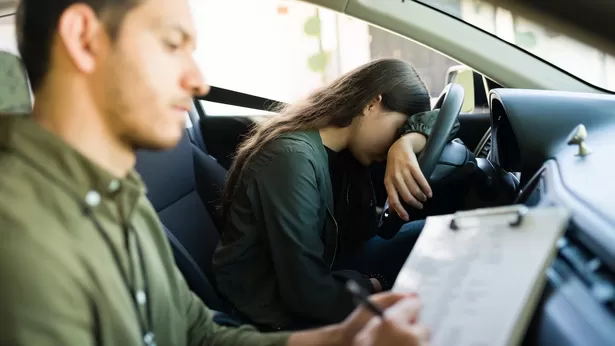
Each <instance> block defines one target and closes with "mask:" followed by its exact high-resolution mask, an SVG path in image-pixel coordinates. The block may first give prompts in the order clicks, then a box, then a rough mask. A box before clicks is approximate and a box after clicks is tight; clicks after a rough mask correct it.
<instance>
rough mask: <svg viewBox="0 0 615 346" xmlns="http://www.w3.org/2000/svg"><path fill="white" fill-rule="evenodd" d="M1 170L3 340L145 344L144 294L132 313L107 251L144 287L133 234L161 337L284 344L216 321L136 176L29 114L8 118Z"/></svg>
mask: <svg viewBox="0 0 615 346" xmlns="http://www.w3.org/2000/svg"><path fill="white" fill-rule="evenodd" d="M0 172H2V178H1V179H0V196H1V198H0V238H1V239H2V240H1V241H0V345H15V346H18V345H36V346H47V345H49V346H51V345H54V346H55V345H65V346H73V345H79V346H90V345H91V346H94V345H97V346H129V345H131V346H132V345H143V340H142V334H141V331H140V328H139V323H138V319H139V318H141V317H144V316H145V311H144V306H145V305H144V304H146V303H147V301H145V302H144V301H140V304H139V308H138V309H135V306H134V305H133V299H132V297H131V295H130V294H129V292H128V290H127V289H126V286H125V283H124V280H123V279H122V276H121V274H120V270H119V268H118V266H116V262H115V261H114V259H113V252H112V249H115V251H117V253H118V255H119V259H120V261H121V263H122V267H123V269H124V270H126V272H130V269H129V268H133V269H134V270H135V276H134V278H136V281H137V282H133V281H132V280H130V281H131V282H130V283H129V284H131V285H132V284H135V285H136V287H137V288H138V289H139V290H142V289H144V288H145V285H144V283H143V281H142V280H141V278H142V277H143V276H142V275H141V274H142V272H141V270H140V269H141V267H140V264H139V262H140V261H139V260H138V256H137V255H136V252H135V249H134V248H135V235H136V234H138V236H139V239H140V243H141V245H142V249H143V260H144V261H143V262H144V264H145V272H146V273H147V274H148V275H147V278H148V280H147V281H148V283H149V285H148V287H149V291H150V295H149V297H148V301H149V302H150V303H151V306H152V310H151V311H152V325H151V329H152V330H153V332H154V333H155V335H156V341H157V344H158V345H161V346H162V345H174V346H188V345H192V346H205V345H220V346H224V345H254V346H261V345H262V346H265V345H271V346H273V345H276V346H278V345H279V346H281V345H284V344H286V342H287V339H288V335H287V334H269V335H265V334H261V333H259V332H257V331H256V330H254V329H253V328H250V327H242V328H239V329H233V328H224V327H220V326H218V325H217V324H216V323H214V322H213V320H212V313H211V312H210V311H209V310H208V309H207V307H206V306H205V305H203V303H202V302H201V300H200V299H199V298H197V297H196V296H195V295H194V294H193V293H192V292H190V290H189V288H188V286H187V285H186V283H185V281H184V279H183V277H182V275H181V273H179V271H178V270H177V267H176V266H175V262H174V260H173V254H172V252H171V249H170V247H169V244H168V242H167V239H166V236H165V234H164V231H163V230H162V228H161V226H160V220H159V219H158V217H157V215H156V212H155V211H154V208H153V207H152V206H151V204H150V203H149V202H148V200H147V198H146V196H145V187H144V185H143V183H142V182H141V179H140V178H139V176H138V174H136V173H135V172H131V173H130V174H129V175H128V176H127V177H125V178H121V179H119V178H116V177H114V176H112V175H111V174H110V173H108V172H107V171H105V170H103V169H101V168H100V167H98V166H97V165H96V164H94V163H93V162H91V161H90V160H88V159H87V158H85V157H84V156H82V155H81V154H79V152H77V151H76V150H75V149H73V148H71V147H70V146H68V145H67V144H66V143H64V142H63V141H62V140H60V139H59V138H58V137H56V136H55V135H53V134H51V133H50V132H48V131H46V130H45V129H43V128H42V127H40V126H39V125H38V124H37V123H35V122H34V121H32V120H31V119H30V118H26V117H16V116H5V115H0ZM87 215H92V216H93V217H94V218H95V219H96V220H98V222H99V223H100V225H101V226H102V228H103V229H104V231H105V233H106V234H107V235H108V237H109V239H110V244H107V243H106V242H105V240H104V238H103V236H102V234H101V233H99V231H98V230H97V229H96V227H95V226H94V223H93V222H92V220H91V219H90V217H88V216H87ZM125 225H129V227H125ZM128 249H131V250H130V252H129V250H128ZM129 253H132V256H130V255H129ZM129 277H132V276H129Z"/></svg>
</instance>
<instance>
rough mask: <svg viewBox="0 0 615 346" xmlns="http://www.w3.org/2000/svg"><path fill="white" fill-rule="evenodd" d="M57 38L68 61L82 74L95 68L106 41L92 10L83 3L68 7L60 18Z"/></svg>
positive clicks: (102, 28)
mask: <svg viewBox="0 0 615 346" xmlns="http://www.w3.org/2000/svg"><path fill="white" fill-rule="evenodd" d="M58 36H59V39H60V42H61V43H62V46H63V47H64V49H65V51H66V54H67V55H68V57H69V59H70V61H71V62H72V63H73V65H74V66H75V68H76V69H78V70H79V71H81V72H83V73H91V72H92V71H94V68H95V67H96V57H97V55H100V54H101V52H102V50H103V49H104V47H105V43H106V42H105V41H106V40H107V36H106V32H105V30H104V27H103V25H102V23H101V21H100V19H99V18H98V16H97V15H96V13H94V10H93V9H92V8H91V7H90V6H88V5H86V4H83V3H77V4H74V5H71V6H69V7H68V8H67V9H66V10H65V11H64V13H62V15H61V16H60V20H59V22H58Z"/></svg>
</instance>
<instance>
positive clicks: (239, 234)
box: [213, 59, 437, 329]
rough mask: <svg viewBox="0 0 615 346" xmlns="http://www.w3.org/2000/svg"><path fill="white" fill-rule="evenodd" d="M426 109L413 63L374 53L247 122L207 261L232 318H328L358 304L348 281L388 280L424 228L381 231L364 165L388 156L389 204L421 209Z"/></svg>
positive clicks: (385, 283) (430, 118) (300, 322)
mask: <svg viewBox="0 0 615 346" xmlns="http://www.w3.org/2000/svg"><path fill="white" fill-rule="evenodd" d="M429 109H430V98H429V93H428V91H427V88H426V87H425V84H424V83H423V81H422V80H421V79H420V77H419V76H418V74H417V73H416V71H415V70H414V68H413V67H412V66H411V65H410V64H408V63H406V62H403V61H400V60H394V59H382V60H376V61H373V62H371V63H368V64H366V65H363V66H361V67H359V68H357V69H355V70H354V71H352V72H349V73H347V74H346V75H344V76H342V77H340V78H338V79H337V80H336V81H334V82H333V83H332V84H331V85H329V86H327V87H324V88H322V89H320V90H318V91H316V92H314V93H312V94H311V95H309V96H308V97H307V98H306V99H305V100H303V101H301V102H298V103H296V104H293V105H290V106H287V107H286V108H283V109H281V111H280V114H279V115H278V116H274V117H272V118H271V119H269V120H268V121H266V122H264V123H262V124H260V125H258V126H257V127H256V128H255V129H254V131H253V132H252V134H251V135H250V136H248V137H247V138H246V139H245V140H244V142H243V143H242V144H241V146H240V147H239V149H238V151H237V155H236V158H235V160H234V163H233V166H232V167H231V169H230V171H229V175H228V180H227V184H226V189H225V192H224V196H223V201H222V202H223V203H222V219H223V220H224V222H225V227H224V231H223V235H222V239H221V241H220V244H219V245H218V248H217V249H216V252H215V254H214V260H213V269H214V273H215V276H216V283H217V285H218V289H219V291H220V292H221V293H222V294H223V295H224V297H225V298H226V300H227V301H228V302H229V303H230V304H231V305H232V306H233V307H234V309H235V311H236V312H237V313H238V315H240V316H243V317H245V318H247V319H248V320H249V321H250V322H252V323H255V324H257V325H261V327H269V328H272V329H295V328H303V327H308V326H315V325H323V324H329V323H334V322H339V321H341V320H343V319H344V318H345V317H346V316H347V315H348V314H349V313H350V312H351V311H352V310H353V308H354V304H353V302H352V299H351V297H350V295H349V294H348V293H347V292H346V291H345V288H344V284H345V282H346V280H347V279H353V280H355V281H357V282H358V283H359V284H361V285H362V286H363V287H364V288H365V289H366V290H368V291H369V292H372V293H373V292H378V291H380V290H382V289H388V288H390V287H391V285H392V283H393V281H394V279H395V276H396V275H397V272H398V271H399V270H400V268H401V266H402V265H403V263H404V261H405V259H406V257H407V255H408V253H409V251H410V249H411V248H412V245H413V244H414V242H415V241H416V238H417V237H418V231H420V228H421V227H422V225H418V228H417V227H415V228H416V229H415V231H414V232H413V231H412V230H402V231H401V232H399V233H398V232H397V231H398V230H381V229H379V228H378V219H377V213H376V204H375V197H374V190H373V187H372V184H371V179H370V174H369V169H368V167H369V165H370V164H371V163H372V162H375V161H383V160H385V159H387V172H386V178H385V183H386V186H387V191H388V194H389V199H390V200H395V199H398V197H397V196H398V193H399V194H400V195H401V196H402V197H403V199H405V200H406V201H408V202H410V203H414V205H415V206H416V207H421V203H420V202H421V201H425V200H426V198H428V197H429V196H430V194H431V191H430V190H429V185H428V184H427V182H426V180H425V178H424V177H423V176H422V173H421V171H420V169H419V167H418V164H417V161H416V155H415V153H417V152H419V151H420V150H421V149H422V148H423V147H424V145H425V142H426V138H427V136H428V135H429V133H430V131H431V128H432V127H433V124H434V122H435V119H436V117H437V111H432V112H429ZM396 204H398V203H396ZM398 210H399V211H398V212H399V214H400V216H402V217H407V216H406V215H403V213H404V212H403V208H399V207H398ZM409 225H410V226H406V227H410V228H412V224H409ZM396 233H397V234H396ZM377 235H379V236H381V237H382V238H392V239H390V240H385V239H382V238H381V237H377Z"/></svg>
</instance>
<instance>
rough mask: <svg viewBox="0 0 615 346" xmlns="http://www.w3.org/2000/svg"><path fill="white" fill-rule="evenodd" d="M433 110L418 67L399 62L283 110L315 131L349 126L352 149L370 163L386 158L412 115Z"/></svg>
mask: <svg viewBox="0 0 615 346" xmlns="http://www.w3.org/2000/svg"><path fill="white" fill-rule="evenodd" d="M429 109H430V97H429V92H428V90H427V87H426V86H425V83H424V82H423V80H422V79H421V78H420V76H419V75H418V73H417V72H416V70H415V69H414V67H412V65H410V64H409V63H407V62H405V61H401V60H397V59H379V60H375V61H372V62H370V63H368V64H365V65H363V66H360V67H358V68H356V69H354V70H353V71H350V72H348V73H347V74H345V75H343V76H341V77H340V78H338V79H337V80H335V81H334V82H333V83H332V84H330V85H327V86H325V87H323V88H321V89H320V90H318V91H316V92H314V93H312V94H311V95H309V96H308V97H307V99H306V100H305V101H304V102H303V103H300V104H296V105H292V106H288V108H287V109H285V110H283V111H286V112H288V114H290V115H291V116H294V117H297V118H301V117H306V118H309V120H310V122H314V123H318V126H316V127H313V128H315V129H322V128H324V127H340V128H347V130H348V132H349V138H348V139H349V141H348V143H347V145H348V149H349V150H350V151H351V152H352V154H353V155H354V156H355V157H356V158H357V160H359V161H360V162H361V163H362V164H364V165H369V164H370V163H372V162H373V161H376V160H380V159H384V156H385V155H386V152H387V150H388V148H389V147H390V146H391V144H393V140H394V138H395V134H396V132H397V129H399V128H400V127H401V126H402V125H403V123H404V122H405V121H406V120H407V119H408V117H409V116H411V115H413V114H416V113H420V112H424V111H428V110H429ZM306 120H307V119H306Z"/></svg>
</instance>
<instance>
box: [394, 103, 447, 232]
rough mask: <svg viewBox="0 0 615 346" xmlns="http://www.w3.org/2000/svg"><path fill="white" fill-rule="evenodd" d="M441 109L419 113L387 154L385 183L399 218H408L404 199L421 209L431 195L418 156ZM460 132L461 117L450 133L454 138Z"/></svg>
mask: <svg viewBox="0 0 615 346" xmlns="http://www.w3.org/2000/svg"><path fill="white" fill-rule="evenodd" d="M438 114H439V110H433V111H428V112H423V113H418V114H415V115H413V116H411V117H409V118H408V121H406V123H405V124H404V126H402V127H401V128H400V129H399V130H398V136H399V138H398V139H397V140H396V141H395V143H393V145H392V146H391V148H390V149H389V152H388V155H387V168H386V172H385V178H384V186H385V188H386V190H387V194H388V198H389V206H390V207H391V208H393V209H394V210H395V211H396V212H397V214H398V215H399V217H401V218H402V219H403V220H406V221H407V220H408V213H407V212H406V211H405V209H404V208H403V206H402V204H401V199H403V200H404V201H405V202H406V203H408V204H410V205H412V206H413V207H415V208H417V209H421V208H423V202H425V201H426V200H427V198H430V197H431V194H432V192H431V188H430V186H429V183H428V182H427V179H426V178H425V176H424V175H423V172H422V171H421V168H420V167H419V163H418V160H417V157H416V154H417V153H419V152H421V151H422V150H423V149H424V148H425V145H426V143H427V138H428V137H429V135H430V134H431V131H432V130H433V126H434V125H435V123H436V119H437V118H438ZM458 131H459V119H456V121H455V125H454V126H453V129H452V131H451V132H450V134H449V137H448V140H449V141H452V140H453V139H454V138H455V137H456V136H457V132H458Z"/></svg>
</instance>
